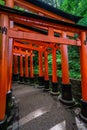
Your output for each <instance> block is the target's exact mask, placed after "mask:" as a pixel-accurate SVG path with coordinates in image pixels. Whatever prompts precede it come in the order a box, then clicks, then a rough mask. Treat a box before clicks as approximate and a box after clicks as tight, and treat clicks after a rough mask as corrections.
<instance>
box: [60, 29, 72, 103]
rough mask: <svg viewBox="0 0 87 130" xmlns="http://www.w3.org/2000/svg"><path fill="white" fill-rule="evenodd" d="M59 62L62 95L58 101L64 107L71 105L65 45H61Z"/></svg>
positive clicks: (63, 34) (64, 34)
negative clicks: (60, 64)
mask: <svg viewBox="0 0 87 130" xmlns="http://www.w3.org/2000/svg"><path fill="white" fill-rule="evenodd" d="M62 37H63V38H66V32H63V33H62ZM61 61H62V84H61V89H62V94H61V97H60V101H61V102H62V103H64V104H66V105H73V104H74V101H73V99H72V90H71V84H70V80H69V66H68V50H67V45H61Z"/></svg>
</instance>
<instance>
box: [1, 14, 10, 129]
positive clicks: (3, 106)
mask: <svg viewBox="0 0 87 130" xmlns="http://www.w3.org/2000/svg"><path fill="white" fill-rule="evenodd" d="M8 26H9V19H8V16H6V15H3V14H0V130H7V125H6V124H7V120H6V113H5V112H6V94H7V63H8V62H7V54H8V53H7V52H8V41H7V31H8Z"/></svg>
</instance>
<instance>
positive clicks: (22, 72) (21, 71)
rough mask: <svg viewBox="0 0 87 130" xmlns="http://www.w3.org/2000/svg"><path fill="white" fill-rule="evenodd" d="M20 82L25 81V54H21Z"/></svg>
mask: <svg viewBox="0 0 87 130" xmlns="http://www.w3.org/2000/svg"><path fill="white" fill-rule="evenodd" d="M19 81H20V83H24V68H23V56H22V55H20V77H19Z"/></svg>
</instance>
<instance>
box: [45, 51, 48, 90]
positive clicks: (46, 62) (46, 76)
mask: <svg viewBox="0 0 87 130" xmlns="http://www.w3.org/2000/svg"><path fill="white" fill-rule="evenodd" d="M44 67H45V72H44V90H45V91H49V74H48V52H47V51H45V52H44Z"/></svg>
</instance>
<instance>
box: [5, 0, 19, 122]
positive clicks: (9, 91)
mask: <svg viewBox="0 0 87 130" xmlns="http://www.w3.org/2000/svg"><path fill="white" fill-rule="evenodd" d="M6 6H8V7H11V8H13V7H14V0H6ZM13 25H14V24H13V21H9V27H10V28H13ZM7 41H8V49H7V64H6V66H7V95H6V115H7V117H9V116H11V113H12V112H11V111H12V60H13V53H12V50H13V39H12V38H9V37H8V38H7ZM15 78H17V75H16V77H15ZM9 104H10V105H9ZM9 122H11V121H10V120H9ZM9 122H8V123H9Z"/></svg>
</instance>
